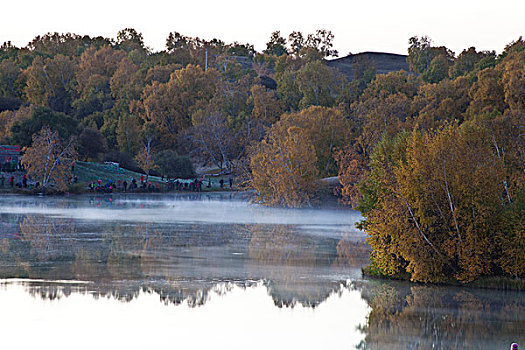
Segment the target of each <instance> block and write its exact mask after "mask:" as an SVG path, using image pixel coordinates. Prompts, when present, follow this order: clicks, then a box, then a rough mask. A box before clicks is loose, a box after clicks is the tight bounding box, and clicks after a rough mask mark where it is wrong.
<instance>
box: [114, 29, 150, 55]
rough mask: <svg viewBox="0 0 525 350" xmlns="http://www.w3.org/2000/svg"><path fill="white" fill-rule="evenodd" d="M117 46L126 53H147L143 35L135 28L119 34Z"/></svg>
mask: <svg viewBox="0 0 525 350" xmlns="http://www.w3.org/2000/svg"><path fill="white" fill-rule="evenodd" d="M117 46H118V48H119V49H121V50H124V51H126V52H131V51H133V50H139V51H147V49H146V47H145V45H144V38H143V37H142V33H139V32H137V31H136V30H135V29H133V28H124V29H122V30H119V32H118V33H117Z"/></svg>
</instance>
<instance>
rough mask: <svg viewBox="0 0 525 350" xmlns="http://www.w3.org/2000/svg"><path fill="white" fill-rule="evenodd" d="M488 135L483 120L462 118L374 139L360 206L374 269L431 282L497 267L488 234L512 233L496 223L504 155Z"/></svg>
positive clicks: (497, 255) (471, 275)
mask: <svg viewBox="0 0 525 350" xmlns="http://www.w3.org/2000/svg"><path fill="white" fill-rule="evenodd" d="M491 138H492V137H491V135H490V130H487V129H486V128H484V127H483V126H482V125H477V124H475V123H465V124H463V125H462V126H460V127H457V126H454V125H450V126H446V127H443V128H442V129H441V130H439V131H436V132H429V133H419V132H417V131H414V132H412V133H411V134H404V135H400V136H398V137H397V139H396V140H394V141H392V140H387V139H385V140H383V141H382V142H381V143H380V144H379V145H378V147H377V148H376V151H375V152H374V154H373V156H372V158H371V163H370V167H371V172H370V174H369V176H368V179H367V180H366V182H365V184H364V186H363V188H362V191H363V195H364V199H363V205H362V206H361V207H360V208H361V210H363V214H364V215H365V216H366V217H367V219H366V220H365V221H364V222H363V226H362V227H363V228H365V229H366V230H367V232H368V234H369V243H370V244H371V245H372V248H373V249H374V250H373V253H372V260H373V264H374V266H375V267H376V268H378V269H379V270H381V271H383V272H384V273H386V274H396V273H399V272H401V271H406V272H408V273H410V275H411V277H412V279H413V280H416V281H432V282H436V281H443V280H445V279H447V278H448V277H449V276H454V277H455V278H456V279H458V280H461V281H466V282H468V281H471V280H473V279H476V278H478V277H480V276H484V275H490V274H493V273H495V272H496V271H498V269H499V267H498V265H499V263H498V262H499V261H500V259H501V257H502V254H503V256H504V254H506V253H505V252H503V251H501V250H500V249H499V248H498V247H497V244H495V243H494V241H495V240H498V239H501V240H502V241H505V242H509V241H512V238H511V239H509V236H508V233H505V232H507V231H505V230H502V227H501V225H500V223H501V222H502V221H501V218H502V215H503V213H504V212H505V207H506V206H507V205H506V204H505V203H508V201H507V198H506V197H507V194H506V192H507V191H506V190H505V183H504V181H503V179H504V178H505V161H504V160H503V159H502V158H499V157H497V156H496V153H497V152H496V149H495V148H494V145H493V144H492V142H491ZM515 190H516V189H515ZM511 196H512V194H511ZM518 215H521V214H518ZM504 226H505V225H504ZM518 230H519V229H518ZM518 232H519V231H518ZM503 237H506V238H503ZM511 237H514V238H513V239H517V240H518V241H516V240H514V241H513V242H514V244H519V243H518V242H519V240H520V239H521V238H519V236H518V237H516V236H511ZM506 261H509V259H507V260H506ZM521 271H522V272H520V273H523V270H521Z"/></svg>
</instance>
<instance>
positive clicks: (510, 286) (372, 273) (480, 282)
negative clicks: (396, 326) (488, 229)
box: [361, 265, 525, 292]
mask: <svg viewBox="0 0 525 350" xmlns="http://www.w3.org/2000/svg"><path fill="white" fill-rule="evenodd" d="M361 271H362V274H363V276H364V277H367V278H372V279H382V280H394V281H408V282H411V281H410V274H409V273H406V272H404V273H403V272H402V273H399V274H396V275H394V276H389V275H386V274H384V273H382V272H381V271H379V270H377V269H374V268H372V267H371V266H370V265H368V266H365V267H363V268H362V269H361ZM413 283H414V284H415V285H422V284H423V285H424V284H425V283H420V282H413ZM429 285H443V286H456V287H458V286H460V287H468V288H480V289H497V290H509V291H517V292H522V291H525V280H523V279H513V278H509V277H504V276H485V277H480V278H478V279H477V280H474V281H472V282H469V283H462V282H459V281H457V280H454V279H450V280H448V281H445V282H441V283H429Z"/></svg>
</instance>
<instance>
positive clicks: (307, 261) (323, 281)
mask: <svg viewBox="0 0 525 350" xmlns="http://www.w3.org/2000/svg"><path fill="white" fill-rule="evenodd" d="M139 198H142V197H125V196H102V197H83V196H79V197H74V198H47V199H46V200H45V201H44V200H43V199H36V200H35V199H34V198H30V197H18V196H5V197H0V287H1V288H0V293H4V292H9V291H10V290H13V288H15V287H21V288H23V290H24V291H25V293H26V294H29V295H31V296H34V297H35V298H37V299H39V300H42V301H53V302H63V301H64V300H70V299H74V296H84V297H86V298H90V299H91V300H92V301H96V302H99V303H100V302H102V301H112V302H126V305H131V304H132V303H131V302H140V300H145V298H147V296H152V297H155V298H156V300H157V304H160V305H163V304H165V305H169V306H173V305H177V306H180V307H186V306H187V307H189V308H190V309H192V310H200V309H208V305H210V304H212V303H213V302H214V301H217V300H219V299H220V300H230V299H231V298H234V299H235V302H233V303H232V304H228V305H230V306H229V307H231V308H236V307H240V306H239V305H238V304H236V303H239V302H240V301H241V300H243V298H244V297H243V296H245V295H252V293H253V291H254V290H256V291H257V293H259V292H260V291H261V290H264V294H265V295H266V298H268V299H269V300H271V304H272V308H274V309H277V308H276V307H275V306H277V307H278V308H279V309H280V310H292V308H293V310H303V309H308V310H313V309H315V311H316V313H317V312H319V311H318V310H320V309H322V308H323V307H324V306H325V305H326V304H327V303H334V302H335V301H336V300H343V299H344V300H350V299H351V298H354V297H355V298H356V299H352V301H351V302H350V301H349V302H348V303H347V304H344V305H343V306H338V307H337V308H336V309H335V310H337V311H332V312H336V313H338V314H337V315H335V314H334V315H333V321H334V323H336V322H344V324H345V325H350V324H352V327H351V331H350V330H348V329H346V330H345V332H349V333H352V332H354V331H356V327H357V326H358V325H359V328H358V330H357V333H359V334H360V335H361V336H360V339H363V340H362V341H361V343H360V344H359V345H357V343H359V341H356V342H355V344H354V345H352V346H357V348H359V349H427V348H428V349H463V348H480V349H498V348H499V349H505V348H508V345H509V344H510V342H512V341H517V342H521V343H524V342H525V339H523V336H522V334H521V333H523V332H522V330H523V329H525V321H524V320H525V317H524V315H525V301H524V300H525V299H524V293H518V292H515V293H510V292H501V291H484V290H472V289H462V288H451V287H428V286H420V285H412V284H405V283H395V282H379V281H374V280H372V281H369V280H363V279H362V277H361V268H362V266H364V265H366V264H367V262H368V252H369V247H368V246H367V245H366V243H365V241H364V236H363V234H362V233H361V232H359V231H357V230H355V228H354V225H353V222H355V221H356V220H357V219H358V218H359V217H358V215H357V214H355V213H354V214H349V213H348V212H346V211H340V210H307V211H299V210H291V211H286V210H283V209H268V208H258V207H254V206H252V205H249V204H248V203H247V202H246V200H245V199H244V198H236V197H235V196H232V198H230V197H229V195H227V197H226V198H224V197H221V196H216V197H214V196H203V197H182V196H180V198H179V197H170V198H165V197H153V196H152V197H145V198H144V200H140V199H139ZM221 203H222V204H221ZM229 218H231V219H229ZM228 220H229V221H228ZM279 220H281V221H282V222H283V224H279V223H277V222H278V221H279ZM15 289H16V288H15ZM8 294H9V293H8ZM356 295H357V297H356ZM350 296H351V298H350ZM258 298H259V299H253V300H252V299H250V301H249V303H252V304H253V303H260V302H261V299H260V296H259V297H258ZM345 298H347V299H345ZM348 298H350V299H348ZM15 299H16V298H15ZM158 300H160V301H161V303H159V302H158ZM82 303H85V304H89V303H88V302H87V301H86V300H83V301H82ZM252 304H250V305H251V306H250V307H256V305H252ZM90 305H91V304H90ZM203 305H205V307H203V308H198V307H197V306H203ZM264 305H266V304H264ZM366 306H368V308H369V314H368V317H366V318H365V315H364V314H363V310H365V311H366ZM130 307H131V306H130ZM149 307H150V308H151V305H150V306H149ZM265 307H267V306H265ZM195 312H197V311H195ZM210 312H211V311H210ZM225 312H226V313H227V312H228V311H225ZM257 312H262V311H261V310H259V309H258V311H257ZM205 317H212V316H210V315H206V316H205ZM304 317H306V318H308V317H310V316H304ZM336 320H337V321H336ZM341 320H342V321H341ZM273 322H275V321H273ZM323 322H324V324H326V322H327V321H326V320H323ZM319 327H322V326H319ZM333 327H336V326H333ZM325 332H329V329H328V328H325ZM312 344H313V343H312ZM352 344H353V343H352ZM321 345H322V344H321ZM340 345H341V344H340ZM345 345H347V346H350V345H351V344H350V343H347V344H345ZM310 347H312V346H310Z"/></svg>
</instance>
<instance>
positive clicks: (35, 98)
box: [25, 54, 76, 113]
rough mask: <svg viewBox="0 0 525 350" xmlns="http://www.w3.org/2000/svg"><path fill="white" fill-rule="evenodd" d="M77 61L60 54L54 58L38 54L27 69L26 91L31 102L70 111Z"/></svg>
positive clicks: (57, 109)
mask: <svg viewBox="0 0 525 350" xmlns="http://www.w3.org/2000/svg"><path fill="white" fill-rule="evenodd" d="M75 72H76V63H75V61H74V60H73V59H72V58H70V57H67V56H64V55H61V54H58V55H56V56H55V57H54V58H46V59H43V58H42V57H40V56H37V57H36V58H35V59H34V60H33V64H32V65H31V66H30V67H29V68H28V69H27V70H26V74H27V84H26V88H25V93H26V96H27V99H28V100H29V102H31V103H33V104H36V105H40V106H48V107H49V108H51V109H53V110H55V111H58V112H64V113H69V112H70V110H71V100H72V97H73V93H74V90H73V87H74V85H75Z"/></svg>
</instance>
